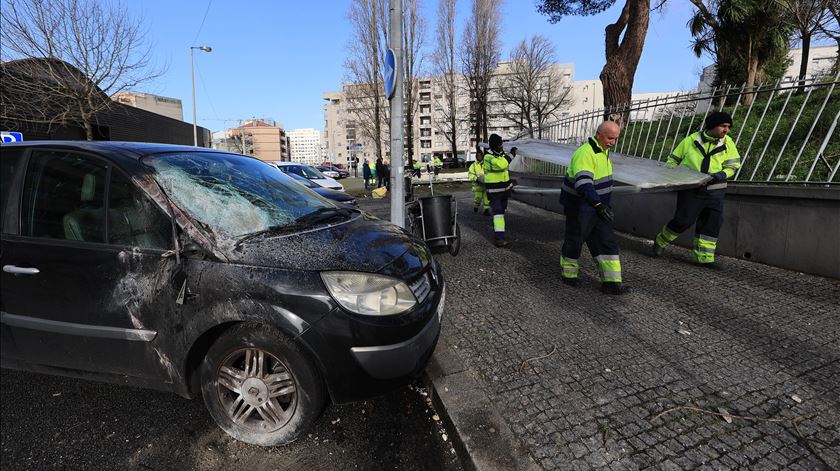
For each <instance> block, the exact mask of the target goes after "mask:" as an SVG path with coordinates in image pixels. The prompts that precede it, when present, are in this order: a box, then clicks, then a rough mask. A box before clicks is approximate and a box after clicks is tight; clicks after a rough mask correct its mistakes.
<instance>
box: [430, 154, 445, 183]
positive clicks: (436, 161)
mask: <svg viewBox="0 0 840 471" xmlns="http://www.w3.org/2000/svg"><path fill="white" fill-rule="evenodd" d="M432 163H433V164H434V166H435V178H437V177H438V175H439V174H440V169H441V168H443V162H442V161H441V160H440V158H438V156H435V158H434V160H433V161H432Z"/></svg>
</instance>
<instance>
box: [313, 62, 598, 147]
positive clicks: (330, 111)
mask: <svg viewBox="0 0 840 471" xmlns="http://www.w3.org/2000/svg"><path fill="white" fill-rule="evenodd" d="M553 67H554V68H555V71H556V73H557V74H558V75H559V76H560V77H561V80H562V81H563V82H565V83H568V87H569V94H568V102H567V103H566V104H565V105H564V106H563V107H562V108H561V110H559V111H558V112H557V113H556V116H555V118H561V117H563V116H568V115H572V114H577V113H580V112H583V111H586V110H592V109H598V108H601V107H603V89H602V87H601V82H600V81H599V80H583V81H575V80H574V64H555V65H554V66H553ZM509 73H510V68H509V64H508V63H505V62H503V63H501V64H499V67H498V69H497V71H496V74H495V79H494V84H498V83H500V82H499V81H500V80H502V79H503V78H504V76H505V75H506V74H509ZM458 83H459V86H458V92H457V95H456V113H455V115H456V122H457V124H456V134H457V135H456V144H457V146H456V147H457V154H458V155H457V158H458V159H459V160H466V161H471V160H474V159H475V138H474V136H472V129H471V126H470V123H471V115H470V113H471V111H472V107H471V103H470V98H469V92H468V91H467V87H466V83H465V82H464V78H463V77H462V76H459V77H458ZM443 88H444V87H443V82H442V78H441V77H426V78H422V79H420V80H419V81H418V94H417V100H418V103H417V110H416V113H415V115H414V120H413V126H412V128H413V133H412V134H413V136H411V139H413V141H414V159H419V160H421V161H429V160H431V159H432V158H433V157H434V156H438V157H440V158H441V159H443V160H445V161H448V160H452V159H453V154H452V144H451V142H450V140H449V139H448V137H447V135H448V134H449V133H450V132H451V130H450V127H451V125H449V124H448V123H447V122H446V121H447V117H448V115H449V113H448V112H447V111H448V105H447V103H446V101H445V100H444V93H443ZM346 90H347V88H346V86H345V88H344V91H342V92H328V93H324V94H323V98H324V100H325V101H326V102H327V103H326V104H325V105H324V135H323V144H324V147H325V149H327V155H328V157H329V156H331V158H332V159H334V161H336V162H343V161H345V160H348V161H349V160H350V159H351V158H353V157H356V158H358V159H359V161H362V160H363V159H365V158H367V159H373V158H375V150H374V146H373V145H372V143H369V142H367V141H366V140H365V139H364V138H363V137H362V136H361V134H360V133H359V132H358V129H357V128H358V122H359V119H360V118H359V117H358V116H357V114H356V113H353V112H352V110H351V109H350V108H349V107H348V106H347V100H346V93H345V92H346ZM489 101H490V106H489V116H488V131H489V132H490V133H496V134H499V135H501V136H502V137H503V138H505V139H510V138H513V137H515V136H517V135H519V134H520V133H521V132H522V129H520V127H519V126H518V125H516V124H515V123H513V122H512V121H511V120H509V119H507V118H506V117H505V107H506V103H505V102H504V101H503V100H502V99H501V98H500V97H499V96H498V90H496V89H494V88H493V87H492V86H491V96H490V100H489ZM382 105H383V106H384V107H385V108H386V109H387V107H388V102H387V101H386V100H383V101H382ZM384 125H385V129H386V131H385V132H384V133H383V134H384V135H383V139H384V142H383V148H384V149H385V152H384V153H385V157H386V158H389V156H390V151H389V149H388V142H387V126H388V123H387V122H385V123H384ZM408 138H409V136H407V135H405V140H407V139H408ZM405 140H404V143H405V144H406V147H408V146H407V143H406V141H405Z"/></svg>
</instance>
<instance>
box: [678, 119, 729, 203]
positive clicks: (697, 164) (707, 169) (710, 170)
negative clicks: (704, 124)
mask: <svg viewBox="0 0 840 471" xmlns="http://www.w3.org/2000/svg"><path fill="white" fill-rule="evenodd" d="M667 163H668V164H669V165H680V166H683V167H688V168H690V169H692V170H696V171H698V172H702V173H707V174H709V175H712V174H715V173H718V172H721V171H722V172H724V173H725V174H726V178H727V179H728V178H732V177H734V176H735V173H736V172H737V171H738V169H739V168H741V156H740V155H739V154H738V149H736V148H735V142H734V141H733V140H732V138H731V137H729V136H723V137H722V138H720V139H715V138H713V137H711V136H709V135H707V134H706V133H705V132H696V133H694V134H691V135H689V136H688V137H686V138H685V139H683V140H682V141H680V143H679V145H678V146H677V148H676V149H674V151H673V152H671V155H669V156H668V162H667ZM721 188H726V182H722V183H716V184H713V185H709V186H708V187H706V189H707V190H718V189H721Z"/></svg>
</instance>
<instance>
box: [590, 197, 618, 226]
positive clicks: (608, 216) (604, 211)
mask: <svg viewBox="0 0 840 471" xmlns="http://www.w3.org/2000/svg"><path fill="white" fill-rule="evenodd" d="M593 208H595V211H597V212H598V217H599V218H601V219H603V220H604V221H607V222H613V219H615V215H614V214H613V212H612V209H610V207H609V206H607V205H605V204H604V203H601V202H600V201H599V202H597V203H595V206H593Z"/></svg>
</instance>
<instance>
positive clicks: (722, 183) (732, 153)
mask: <svg viewBox="0 0 840 471" xmlns="http://www.w3.org/2000/svg"><path fill="white" fill-rule="evenodd" d="M704 127H705V129H706V130H705V131H701V132H695V133H694V134H691V135H689V136H688V137H686V138H685V139H683V140H682V142H680V144H679V145H678V146H677V148H676V149H674V151H673V152H672V153H671V155H669V156H668V161H667V163H668V165H679V166H683V167H688V168H690V169H692V170H696V171H698V172H702V173H706V174H709V175H711V177H712V180H711V181H710V182H709V183H708V184H707V185H706V186H704V187H700V188H693V189H690V190H683V191H680V192H678V193H677V209H676V212H675V213H674V217H673V218H672V219H671V220H670V221H669V222H668V223H667V224H665V226H664V227H663V228H662V230H661V231H660V232H659V234H657V236H656V238H655V239H654V240H653V256H654V257H659V256H660V255H662V254H663V253H664V252H665V247H667V246H668V244H670V243H671V242H673V241H674V239H676V238H677V236H679V235H680V234H681V233H683V232H685V230H686V229H688V228H689V227H691V226H692V225H693V224H696V227H695V234H694V244H693V250H692V253H693V255H694V263H696V264H697V265H699V266H702V267H707V268H718V266H717V264H716V263H715V250H716V249H717V239H718V234H719V233H720V227H721V225H723V200H724V196H725V195H726V180H727V179H729V178H732V177H734V176H735V173H736V172H737V171H738V169H739V168H740V167H741V156H740V155H739V154H738V149H736V148H735V142H734V141H732V138H731V137H729V136H728V135H727V134H728V133H729V131H730V130H731V129H732V117H731V116H730V115H729V114H727V113H724V112H721V111H718V112H715V113H712V114H710V115H709V116H708V117H707V118H706V122H705V126H704Z"/></svg>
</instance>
